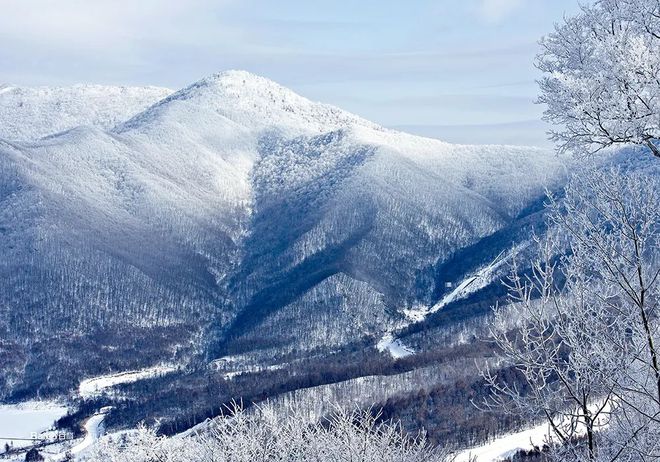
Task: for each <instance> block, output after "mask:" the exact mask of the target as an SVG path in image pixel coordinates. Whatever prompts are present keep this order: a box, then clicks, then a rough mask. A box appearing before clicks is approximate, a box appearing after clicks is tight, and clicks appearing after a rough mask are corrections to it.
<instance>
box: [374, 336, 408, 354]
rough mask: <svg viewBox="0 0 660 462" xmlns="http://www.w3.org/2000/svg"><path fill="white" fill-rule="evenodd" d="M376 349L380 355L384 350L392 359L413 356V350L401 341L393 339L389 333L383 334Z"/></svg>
mask: <svg viewBox="0 0 660 462" xmlns="http://www.w3.org/2000/svg"><path fill="white" fill-rule="evenodd" d="M376 348H377V349H378V351H380V352H381V353H382V352H383V351H385V350H387V351H389V353H390V355H392V357H393V358H394V359H399V358H405V357H406V356H410V355H412V354H415V350H413V349H412V348H410V347H409V346H406V345H405V344H404V343H403V342H402V341H401V340H399V339H395V338H394V335H392V334H391V333H387V334H385V335H384V336H383V338H382V339H380V342H378V344H377V345H376Z"/></svg>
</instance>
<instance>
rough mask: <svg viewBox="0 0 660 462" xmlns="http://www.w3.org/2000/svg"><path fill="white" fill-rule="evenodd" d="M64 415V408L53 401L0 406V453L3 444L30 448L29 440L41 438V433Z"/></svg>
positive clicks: (2, 450) (3, 448) (65, 410)
mask: <svg viewBox="0 0 660 462" xmlns="http://www.w3.org/2000/svg"><path fill="white" fill-rule="evenodd" d="M66 413H67V408H66V406H63V405H61V404H59V403H57V402H53V401H27V402H23V403H20V404H0V437H1V438H3V439H2V440H0V453H3V452H4V450H5V443H9V444H10V445H11V446H13V447H26V446H31V445H32V443H31V441H29V440H30V439H32V438H34V437H35V436H37V437H41V434H42V432H45V431H47V430H48V429H50V428H52V426H53V424H54V423H55V421H56V420H57V419H59V418H60V417H62V416H64V415H66ZM7 438H9V439H7ZM11 438H20V440H19V439H16V440H12V439H11ZM26 440H27V441H26Z"/></svg>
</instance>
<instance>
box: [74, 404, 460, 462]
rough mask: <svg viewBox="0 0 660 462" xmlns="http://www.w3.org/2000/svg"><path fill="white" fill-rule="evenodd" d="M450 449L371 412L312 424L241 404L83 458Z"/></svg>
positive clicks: (397, 454) (337, 457) (404, 453)
mask: <svg viewBox="0 0 660 462" xmlns="http://www.w3.org/2000/svg"><path fill="white" fill-rule="evenodd" d="M447 457H448V452H447V451H443V450H440V449H438V448H432V447H430V446H429V445H428V444H427V442H426V440H425V438H424V436H423V435H419V436H418V437H417V438H411V437H409V436H407V435H405V434H404V433H403V431H402V430H401V428H400V426H399V425H395V424H379V423H377V419H376V417H374V416H373V415H372V413H371V412H368V411H366V412H363V411H353V412H346V411H341V410H338V411H336V412H334V413H333V414H332V415H331V416H329V417H328V418H327V419H324V420H323V421H319V422H309V421H308V419H306V418H304V417H303V414H301V413H300V412H298V411H296V410H293V409H292V410H291V412H290V413H289V414H288V415H287V416H286V417H284V418H282V416H281V415H280V414H278V413H275V412H274V411H273V409H272V408H270V407H268V406H264V407H259V408H257V409H255V410H253V411H252V412H244V411H242V410H241V409H240V407H237V408H235V409H232V412H231V414H230V415H229V416H227V417H224V418H218V419H215V420H213V421H211V422H209V423H208V424H207V425H206V426H205V427H204V428H199V429H197V430H196V431H193V432H191V433H189V434H187V435H185V436H184V435H178V436H175V437H171V438H167V437H163V436H158V435H157V434H156V433H155V431H153V430H152V429H149V428H146V427H139V428H138V429H137V430H136V431H134V432H131V433H127V434H122V435H120V436H107V437H105V438H104V439H103V440H102V441H101V442H100V443H99V444H98V445H96V446H95V447H94V449H93V450H92V451H91V452H90V453H89V454H88V455H86V456H85V460H87V461H90V462H91V461H94V462H95V461H99V462H100V461H103V462H108V461H110V462H151V461H162V462H197V461H200V462H201V461H205V462H253V461H264V462H268V461H272V462H275V461H278V462H283V461H291V462H302V461H307V462H325V461H336V462H349V461H350V462H446V461H447V460H448V459H447Z"/></svg>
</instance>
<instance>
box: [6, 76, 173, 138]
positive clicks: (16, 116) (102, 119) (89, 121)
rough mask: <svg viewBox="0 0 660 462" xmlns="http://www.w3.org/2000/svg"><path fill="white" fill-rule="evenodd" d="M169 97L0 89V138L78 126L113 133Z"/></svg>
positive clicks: (83, 88) (155, 91)
mask: <svg viewBox="0 0 660 462" xmlns="http://www.w3.org/2000/svg"><path fill="white" fill-rule="evenodd" d="M170 93H172V91H171V90H169V89H167V88H159V87H117V86H107V85H75V86H73V87H36V88H29V87H15V86H10V85H0V121H2V123H1V124H0V138H2V139H7V140H26V139H34V138H41V137H43V136H46V135H50V134H53V133H57V132H61V131H64V130H68V129H71V128H74V127H77V126H79V125H91V126H95V127H99V128H102V129H110V128H112V127H114V126H115V125H116V124H117V123H119V122H123V121H125V120H126V119H128V118H129V117H131V116H133V115H135V114H137V113H139V112H141V111H143V110H144V109H146V108H147V107H149V106H151V105H152V104H154V103H156V102H157V101H159V100H161V99H163V98H165V97H166V96H167V95H169V94H170Z"/></svg>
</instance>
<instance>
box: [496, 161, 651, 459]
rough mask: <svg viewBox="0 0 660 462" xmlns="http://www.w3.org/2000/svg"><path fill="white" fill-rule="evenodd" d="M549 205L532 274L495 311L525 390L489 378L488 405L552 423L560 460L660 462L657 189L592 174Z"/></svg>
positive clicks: (645, 175) (627, 177) (642, 180)
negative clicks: (508, 301) (546, 228)
mask: <svg viewBox="0 0 660 462" xmlns="http://www.w3.org/2000/svg"><path fill="white" fill-rule="evenodd" d="M550 205H551V212H550V224H551V225H552V229H553V231H552V232H551V233H549V235H548V236H547V237H546V238H544V239H538V244H539V248H540V252H539V255H540V256H539V258H538V260H536V261H534V262H533V264H532V267H533V270H532V272H531V274H527V275H521V274H519V272H518V268H516V267H514V268H513V272H512V277H511V281H510V291H511V302H512V303H511V305H510V306H509V307H504V308H498V309H496V310H495V318H496V322H495V323H494V327H493V330H492V336H493V338H494V339H495V342H496V344H497V346H498V347H499V349H500V351H501V352H502V358H503V361H504V363H505V364H507V365H509V366H511V367H513V368H514V369H515V370H516V372H517V374H518V375H519V376H520V379H521V380H520V382H519V383H522V384H523V385H522V386H521V385H511V384H507V383H504V382H503V381H502V380H500V378H499V377H498V376H497V375H495V374H491V373H486V374H485V377H486V379H487V381H488V382H489V384H490V386H491V390H492V396H491V399H490V400H489V401H488V402H487V405H488V406H491V407H496V408H497V409H504V410H505V411H508V412H515V413H522V414H525V415H526V416H527V417H529V418H542V419H545V420H546V421H547V422H548V424H549V425H550V427H551V429H552V432H551V433H552V436H553V441H552V443H554V444H555V446H554V447H555V449H556V451H555V454H554V455H555V456H556V459H557V460H566V461H568V460H571V461H579V460H590V461H591V460H611V461H614V460H630V461H633V460H635V461H647V460H648V461H651V460H653V461H657V460H660V365H659V354H660V349H659V347H660V335H659V327H660V326H659V322H658V321H659V320H658V298H659V294H660V290H659V286H660V281H659V278H660V259H659V254H660V181H658V177H657V175H655V174H654V172H652V171H651V172H649V171H646V172H637V173H623V172H621V171H620V170H614V169H613V170H605V171H603V170H595V171H590V172H587V173H584V174H583V175H576V177H575V178H574V179H573V180H572V183H571V184H570V185H569V186H568V188H567V190H566V196H565V197H564V198H563V199H562V200H555V199H553V198H551V204H550ZM562 253H563V254H564V255H566V256H565V257H563V258H558V257H557V255H558V254H562ZM516 315H517V316H516ZM514 319H518V322H517V324H516V323H513V322H512V320H514Z"/></svg>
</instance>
